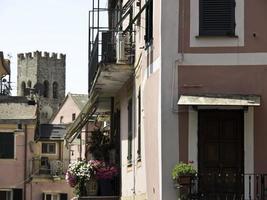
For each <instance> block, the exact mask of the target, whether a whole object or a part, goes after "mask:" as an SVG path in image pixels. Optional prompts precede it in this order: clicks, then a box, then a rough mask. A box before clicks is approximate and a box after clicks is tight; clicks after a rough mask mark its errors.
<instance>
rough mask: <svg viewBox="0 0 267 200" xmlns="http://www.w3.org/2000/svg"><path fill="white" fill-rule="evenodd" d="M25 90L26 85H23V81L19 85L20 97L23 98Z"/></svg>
mask: <svg viewBox="0 0 267 200" xmlns="http://www.w3.org/2000/svg"><path fill="white" fill-rule="evenodd" d="M25 90H26V84H25V82H24V81H22V83H21V93H20V95H21V96H25V94H26V91H25Z"/></svg>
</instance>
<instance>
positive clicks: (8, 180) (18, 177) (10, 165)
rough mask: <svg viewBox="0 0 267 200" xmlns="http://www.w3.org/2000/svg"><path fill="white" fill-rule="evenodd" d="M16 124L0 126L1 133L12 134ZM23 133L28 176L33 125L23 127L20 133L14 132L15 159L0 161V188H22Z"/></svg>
mask: <svg viewBox="0 0 267 200" xmlns="http://www.w3.org/2000/svg"><path fill="white" fill-rule="evenodd" d="M16 129H17V124H1V125H0V131H1V132H14V131H15V130H16ZM25 133H26V134H27V144H26V145H27V158H26V159H27V160H26V164H27V166H26V167H27V174H26V178H28V176H29V173H30V172H29V167H30V166H29V165H28V161H29V160H31V158H32V156H33V152H32V151H31V149H30V145H31V143H32V142H33V139H34V125H27V126H26V128H25V126H23V130H22V131H17V132H14V134H15V143H14V144H15V158H14V159H0V177H1V178H0V188H23V187H24V180H25V177H24V169H25V159H24V158H25V157H24V155H25ZM0 134H1V133H0Z"/></svg>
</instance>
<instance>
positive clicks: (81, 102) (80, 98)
mask: <svg viewBox="0 0 267 200" xmlns="http://www.w3.org/2000/svg"><path fill="white" fill-rule="evenodd" d="M69 95H70V96H71V98H72V99H73V101H74V102H75V103H76V105H77V106H78V107H79V109H80V110H82V109H83V107H84V106H85V104H86V103H87V101H88V95H87V94H71V93H69Z"/></svg>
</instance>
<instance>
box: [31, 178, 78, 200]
mask: <svg viewBox="0 0 267 200" xmlns="http://www.w3.org/2000/svg"><path fill="white" fill-rule="evenodd" d="M43 193H57V194H59V193H67V194H68V199H71V198H72V197H74V195H73V188H71V187H70V186H69V185H68V184H67V183H66V182H65V180H62V181H56V182H53V181H52V180H50V181H45V182H32V183H29V184H27V198H26V199H27V200H42V194H43Z"/></svg>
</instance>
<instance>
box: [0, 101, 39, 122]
mask: <svg viewBox="0 0 267 200" xmlns="http://www.w3.org/2000/svg"><path fill="white" fill-rule="evenodd" d="M36 108H37V106H36V105H30V104H29V101H28V99H27V98H26V97H12V96H0V110H1V112H0V120H14V119H15V120H24V119H36Z"/></svg>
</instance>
